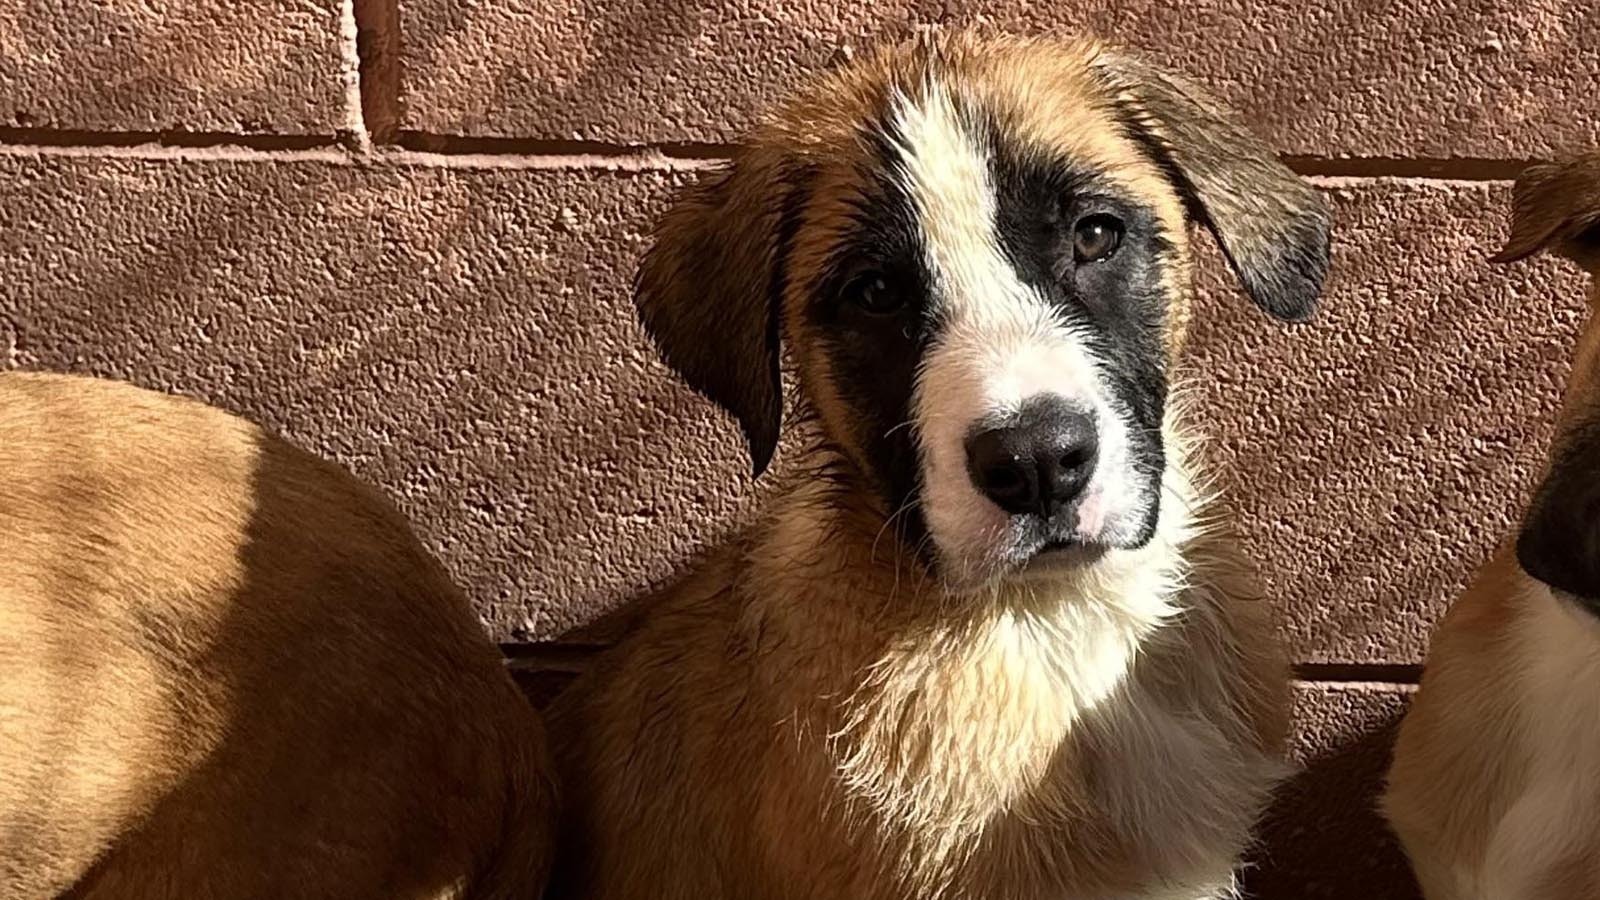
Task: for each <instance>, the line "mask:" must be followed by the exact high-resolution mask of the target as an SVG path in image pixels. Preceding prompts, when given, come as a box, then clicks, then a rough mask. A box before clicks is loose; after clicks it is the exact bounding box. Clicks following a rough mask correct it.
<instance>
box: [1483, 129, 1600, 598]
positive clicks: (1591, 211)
mask: <svg viewBox="0 0 1600 900" xmlns="http://www.w3.org/2000/svg"><path fill="white" fill-rule="evenodd" d="M1542 250H1549V251H1551V252H1553V253H1555V254H1557V255H1559V256H1562V257H1565V258H1567V259H1570V260H1572V261H1574V262H1576V263H1578V265H1580V266H1582V267H1583V268H1584V269H1585V270H1587V271H1589V272H1590V273H1591V274H1594V273H1597V272H1600V153H1591V154H1589V155H1587V156H1580V157H1575V158H1572V159H1568V160H1564V161H1561V162H1557V163H1551V164H1545V165H1536V166H1532V167H1530V168H1529V169H1528V170H1527V171H1526V172H1524V173H1523V174H1522V176H1521V177H1519V178H1518V179H1517V184H1516V188H1515V191H1514V205H1513V209H1512V216H1511V233H1510V237H1509V238H1508V240H1507V242H1506V246H1505V249H1503V250H1501V251H1500V253H1499V254H1497V255H1496V256H1495V261H1497V262H1512V261H1515V260H1519V259H1522V258H1524V257H1528V256H1532V255H1534V254H1536V253H1538V252H1540V251H1542ZM1597 312H1600V283H1595V282H1591V284H1590V291H1589V320H1588V322H1587V323H1586V324H1585V325H1584V329H1583V334H1582V335H1581V336H1580V337H1579V340H1578V347H1577V352H1576V354H1575V355H1574V357H1573V363H1572V374H1571V376H1570V380H1569V382H1568V385H1567V391H1566V396H1565V397H1564V398H1563V402H1562V410H1561V419H1560V422H1559V427H1558V431H1557V435H1556V441H1555V447H1554V448H1553V450H1552V452H1551V458H1550V465H1549V468H1548V469H1547V471H1546V473H1545V477H1544V480H1543V481H1542V482H1541V483H1540V484H1539V487H1538V489H1537V490H1536V491H1535V494H1534V498H1533V502H1532V504H1530V506H1529V509H1528V513H1527V515H1526V517H1525V518H1524V520H1523V524H1522V530H1521V532H1520V533H1519V535H1518V539H1517V557H1518V561H1519V562H1520V563H1521V565H1522V567H1523V569H1524V570H1526V571H1527V572H1528V574H1530V575H1532V576H1533V577H1535V578H1537V579H1539V580H1540V581H1542V582H1544V583H1546V584H1548V585H1550V586H1551V587H1554V588H1556V589H1557V590H1560V591H1562V592H1563V593H1565V594H1568V595H1569V596H1571V597H1573V598H1574V599H1576V600H1577V601H1579V602H1580V603H1583V604H1584V605H1586V606H1589V607H1590V608H1592V609H1594V610H1595V611H1596V612H1600V316H1597Z"/></svg>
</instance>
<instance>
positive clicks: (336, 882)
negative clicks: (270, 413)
mask: <svg viewBox="0 0 1600 900" xmlns="http://www.w3.org/2000/svg"><path fill="white" fill-rule="evenodd" d="M545 771H546V767H545V758H544V749H543V735H542V731H541V728H540V726H539V723H538V721H537V719H536V717H535V716H534V714H533V712H532V710H531V709H530V707H529V706H528V704H527V702H526V701H525V700H524V698H523V697H522V696H521V695H520V694H519V692H518V690H517V688H516V686H515V685H514V684H513V683H512V682H511V680H510V679H509V677H508V676H507V674H506V673H505V671H504V669H503V666H502V663H501V660H500V658H499V654H498V653H497V651H496V648H495V647H494V646H493V644H491V643H490V642H489V641H488V640H487V639H486V637H485V636H484V635H483V633H482V632H481V630H480V627H479V624H478V622H477V619H476V617H475V616H474V614H473V612H472V610H471V608H470V606H469V605H468V604H467V602H466V600H465V599H464V598H463V597H462V596H461V594H460V593H459V592H458V591H457V590H456V589H455V588H454V587H452V586H451V585H450V583H449V581H448V580H447V579H446V577H445V575H444V573H443V571H442V570H441V569H440V567H439V566H438V565H437V563H435V562H434V560H433V559H432V558H431V557H430V556H429V555H428V554H427V552H426V551H425V550H424V549H423V548H422V547H421V545H420V544H419V543H418V541H417V540H416V538H415V537H413V536H412V533H411V530H410V528H409V527H408V526H407V524H406V523H405V521H404V519H403V518H402V517H401V516H400V515H399V513H397V512H396V511H395V510H394V509H393V508H392V507H391V506H390V505H389V504H388V503H387V502H385V501H384V500H382V499H381V498H380V497H379V496H378V495H377V494H376V493H375V492H373V491H371V490H369V489H367V488H366V487H364V486H362V485H360V484H359V483H358V482H356V480H355V479H354V478H352V477H351V476H350V475H348V474H347V473H346V472H344V471H343V470H342V469H340V468H338V467H337V466H334V465H331V464H329V463H325V462H323V461H321V460H318V459H315V458H313V457H311V456H309V455H307V454H305V453H302V452H300V451H298V450H295V449H293V448H291V447H289V446H288V445H286V444H284V443H282V442H280V441H277V440H275V439H273V438H271V437H269V436H267V435H265V434H263V433H262V432H261V431H260V430H258V429H256V428H255V427H253V426H251V425H249V424H247V423H245V422H243V421H241V420H239V419H237V418H235V417H233V416H229V415H226V414H224V413H222V412H219V411H217V410H214V409H211V408H209V407H206V406H203V405H201V404H199V403H195V402H193V401H188V400H181V399H177V398H172V397H167V396H163V395H159V394H154V393H150V392H146V391H142V390H138V389H135V388H131V387H128V386H125V385H121V384H115V383H111V382H103V381H94V380H88V379H80V378H66V377H58V376H42V375H21V374H15V373H13V374H3V375H0V897H5V898H6V900H43V898H52V897H57V896H70V897H73V898H78V900H113V898H114V900H157V898H160V900H180V898H181V900H246V898H259V900H269V898H270V900H281V898H291V897H292V898H297V900H300V898H304V900H313V898H316V900H364V898H371V900H379V898H382V900H402V898H403V900H423V898H446V897H451V898H454V897H463V898H470V897H485V898H486V897H496V898H499V897H504V898H508V900H509V898H529V897H534V896H536V895H537V893H538V891H539V890H540V886H541V885H542V882H543V874H544V869H545V867H546V865H547V864H548V851H549V843H550V840H551V834H550V831H551V829H550V823H549V822H548V821H547V818H546V817H547V814H548V812H549V810H550V809H552V808H553V798H552V791H551V785H550V783H549V781H548V780H547V776H546V774H545Z"/></svg>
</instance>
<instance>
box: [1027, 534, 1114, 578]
mask: <svg viewBox="0 0 1600 900" xmlns="http://www.w3.org/2000/svg"><path fill="white" fill-rule="evenodd" d="M1109 549H1110V548H1109V547H1107V546H1106V545H1105V544H1101V543H1097V542H1093V541H1084V540H1079V539H1077V538H1063V537H1057V538H1048V539H1046V540H1044V541H1041V542H1040V543H1039V544H1038V545H1037V546H1036V547H1034V548H1033V549H1032V550H1031V551H1029V552H1027V553H1025V554H1024V555H1023V557H1022V563H1021V565H1020V566H1018V567H1017V573H1018V574H1020V575H1042V574H1048V573H1050V572H1061V571H1066V570H1070V569H1077V568H1081V567H1083V566H1088V565H1093V564H1094V563H1096V562H1099V561H1100V559H1101V558H1102V557H1104V556H1105V555H1106V551H1107V550H1109Z"/></svg>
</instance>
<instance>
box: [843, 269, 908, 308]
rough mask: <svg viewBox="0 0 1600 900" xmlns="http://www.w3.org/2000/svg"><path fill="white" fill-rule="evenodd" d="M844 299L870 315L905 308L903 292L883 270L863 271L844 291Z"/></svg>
mask: <svg viewBox="0 0 1600 900" xmlns="http://www.w3.org/2000/svg"><path fill="white" fill-rule="evenodd" d="M844 296H845V299H846V300H848V301H849V302H850V303H851V304H853V305H854V306H855V307H856V308H857V309H860V310H862V311H863V312H865V313H867V314H868V315H872V316H892V315H894V314H896V313H898V312H900V310H901V309H904V308H905V305H906V296H905V292H904V291H902V290H901V289H900V286H899V285H897V284H896V283H895V282H894V280H893V279H891V278H890V277H889V276H888V275H887V274H885V273H883V272H871V271H869V272H863V273H862V274H860V275H857V276H856V277H855V278H854V279H853V280H851V282H850V284H849V285H848V286H847V287H846V288H845V291H844Z"/></svg>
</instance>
